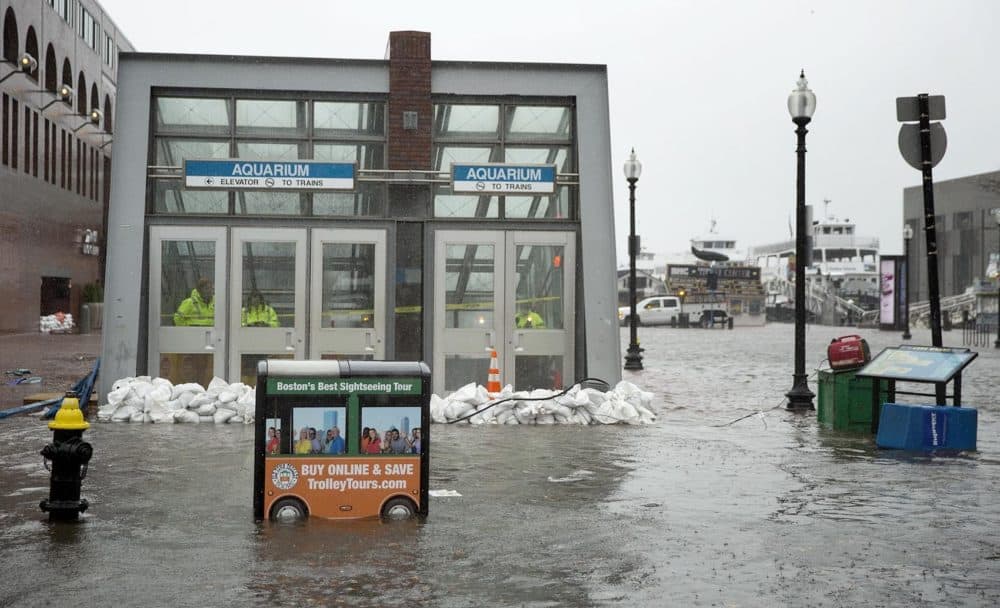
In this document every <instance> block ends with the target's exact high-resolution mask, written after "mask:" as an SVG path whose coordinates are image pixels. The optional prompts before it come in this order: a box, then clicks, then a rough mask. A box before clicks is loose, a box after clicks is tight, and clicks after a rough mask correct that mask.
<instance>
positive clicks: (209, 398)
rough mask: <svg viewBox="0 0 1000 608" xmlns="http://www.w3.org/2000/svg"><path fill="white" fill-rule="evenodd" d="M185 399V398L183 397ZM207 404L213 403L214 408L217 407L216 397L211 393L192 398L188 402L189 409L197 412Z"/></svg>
mask: <svg viewBox="0 0 1000 608" xmlns="http://www.w3.org/2000/svg"><path fill="white" fill-rule="evenodd" d="M182 398H183V397H182ZM206 403H211V404H212V405H213V407H214V405H215V395H212V394H210V393H199V394H197V395H195V396H194V397H192V398H191V401H189V402H188V409H192V410H196V409H198V408H200V407H201V406H203V405H205V404H206Z"/></svg>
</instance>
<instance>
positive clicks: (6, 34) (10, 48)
mask: <svg viewBox="0 0 1000 608" xmlns="http://www.w3.org/2000/svg"><path fill="white" fill-rule="evenodd" d="M19 48H20V46H19V45H18V40H17V18H15V17H14V9H12V8H9V7H8V8H7V12H6V13H4V16H3V58H4V59H6V60H7V61H9V62H11V63H17V59H18V57H17V55H18V49H19Z"/></svg>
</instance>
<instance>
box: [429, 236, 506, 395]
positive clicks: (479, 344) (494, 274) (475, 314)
mask: <svg viewBox="0 0 1000 608" xmlns="http://www.w3.org/2000/svg"><path fill="white" fill-rule="evenodd" d="M435 239H436V240H435V244H434V365H433V367H432V373H433V383H434V392H435V393H437V394H447V393H450V392H452V391H455V390H457V389H459V388H461V387H462V386H464V385H466V384H468V383H470V382H475V383H476V384H483V385H485V384H486V380H487V374H488V372H489V367H490V351H491V350H493V349H496V350H497V351H498V354H499V355H501V356H502V354H503V353H502V352H500V351H502V350H503V349H502V348H500V347H501V346H502V344H503V342H502V340H503V333H504V327H503V317H504V314H503V313H504V310H503V302H504V297H503V290H504V287H505V282H504V280H503V268H502V264H503V259H504V256H503V251H504V241H503V233H502V232H493V231H439V232H437V233H436V236H435ZM500 371H501V382H503V379H504V377H505V376H504V375H503V369H501V370H500Z"/></svg>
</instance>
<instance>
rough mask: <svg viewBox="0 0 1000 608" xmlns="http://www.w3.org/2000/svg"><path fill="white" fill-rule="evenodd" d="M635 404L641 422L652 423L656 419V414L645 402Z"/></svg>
mask: <svg viewBox="0 0 1000 608" xmlns="http://www.w3.org/2000/svg"><path fill="white" fill-rule="evenodd" d="M633 405H634V406H635V411H637V412H638V413H639V420H640V422H642V423H643V424H651V423H652V422H653V421H655V420H656V414H654V413H653V411H652V410H650V409H649V408H647V407H646V406H645V404H642V403H635V404H633Z"/></svg>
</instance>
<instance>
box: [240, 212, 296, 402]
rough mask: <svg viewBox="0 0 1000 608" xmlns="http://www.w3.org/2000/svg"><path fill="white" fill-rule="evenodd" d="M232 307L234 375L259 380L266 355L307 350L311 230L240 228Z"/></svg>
mask: <svg viewBox="0 0 1000 608" xmlns="http://www.w3.org/2000/svg"><path fill="white" fill-rule="evenodd" d="M231 247H232V250H231V253H230V260H232V270H231V276H232V290H231V291H230V293H231V294H232V297H231V303H230V311H229V326H230V330H229V335H230V336H231V337H232V340H231V344H230V347H229V352H230V357H231V359H230V362H229V369H230V373H231V375H235V373H234V372H235V371H236V370H239V373H240V382H243V383H245V384H249V385H251V386H253V385H255V384H256V383H257V362H258V361H260V360H261V359H304V358H305V354H306V349H305V336H306V331H305V329H306V302H305V299H306V298H305V295H304V294H305V293H306V231H305V230H298V229H287V228H286V229H280V228H234V229H233V238H232V245H231Z"/></svg>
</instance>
